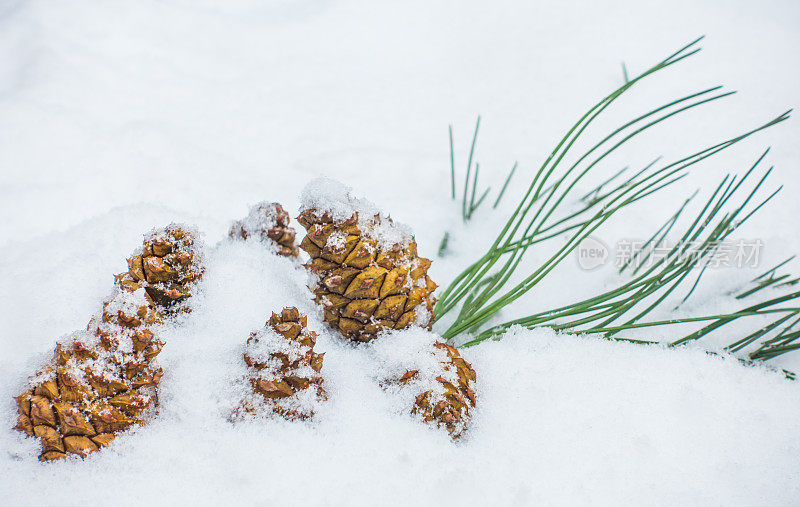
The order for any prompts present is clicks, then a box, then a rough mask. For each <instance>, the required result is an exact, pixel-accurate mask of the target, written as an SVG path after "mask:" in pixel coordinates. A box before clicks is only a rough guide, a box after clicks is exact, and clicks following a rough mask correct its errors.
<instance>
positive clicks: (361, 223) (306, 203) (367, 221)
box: [300, 177, 414, 249]
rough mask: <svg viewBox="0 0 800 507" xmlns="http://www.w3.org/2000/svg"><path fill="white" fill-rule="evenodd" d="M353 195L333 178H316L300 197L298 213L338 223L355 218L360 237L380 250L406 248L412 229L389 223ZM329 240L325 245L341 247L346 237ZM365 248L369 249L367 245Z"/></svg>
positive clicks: (371, 204)
mask: <svg viewBox="0 0 800 507" xmlns="http://www.w3.org/2000/svg"><path fill="white" fill-rule="evenodd" d="M352 191H353V189H352V187H348V186H347V185H344V184H343V183H341V182H340V181H336V180H334V179H332V178H326V177H322V178H315V179H313V180H311V181H310V182H309V183H308V184H307V185H306V186H305V187H304V188H303V191H302V192H301V194H300V208H301V211H302V210H306V209H310V210H314V214H315V215H316V216H318V217H321V216H323V215H327V216H328V217H330V218H332V219H333V220H335V221H341V222H343V221H345V220H347V219H349V218H351V217H352V216H353V215H356V214H357V215H356V216H357V217H358V228H359V230H360V231H361V233H362V235H364V236H366V237H368V238H372V239H374V240H375V241H376V242H377V245H378V247H379V248H384V249H391V248H392V247H393V246H394V245H400V246H401V247H402V248H405V247H406V246H407V245H408V244H409V243H410V242H411V241H413V239H414V234H413V233H412V232H411V227H409V226H408V225H406V224H402V223H399V222H396V221H395V220H392V219H391V218H390V217H389V216H388V215H387V214H386V213H384V212H382V211H381V210H380V209H379V208H378V207H377V206H376V205H375V204H374V203H372V202H370V201H369V200H368V199H365V198H358V197H354V196H353V195H352ZM331 236H332V238H331V237H329V238H328V241H327V242H326V245H329V246H337V245H338V246H340V247H344V243H345V239H346V238H345V236H343V235H334V234H332V235H331ZM365 246H366V247H367V248H371V245H369V244H365Z"/></svg>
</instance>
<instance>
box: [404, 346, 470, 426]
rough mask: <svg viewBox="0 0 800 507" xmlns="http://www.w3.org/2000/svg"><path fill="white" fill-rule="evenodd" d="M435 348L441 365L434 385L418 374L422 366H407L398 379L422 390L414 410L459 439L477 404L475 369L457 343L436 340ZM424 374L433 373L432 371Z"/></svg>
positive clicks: (424, 418) (430, 422)
mask: <svg viewBox="0 0 800 507" xmlns="http://www.w3.org/2000/svg"><path fill="white" fill-rule="evenodd" d="M433 348H434V350H432V351H431V353H432V354H433V355H435V356H436V357H437V359H438V361H439V365H440V371H438V372H436V374H435V375H434V382H433V385H434V387H433V388H430V382H426V381H424V380H423V379H420V378H419V377H420V371H419V370H408V371H406V372H405V373H404V374H403V375H402V376H401V377H400V378H399V379H397V380H396V381H397V383H398V384H400V385H402V386H406V387H407V388H411V389H415V390H417V391H419V392H418V393H417V394H416V395H415V398H414V406H413V408H412V409H411V413H412V414H416V415H418V416H419V417H420V418H421V419H422V420H423V421H424V422H426V423H428V424H431V425H434V426H436V427H438V428H442V429H444V430H446V431H447V432H448V433H449V434H450V436H451V437H452V438H453V439H457V438H459V437H461V436H462V435H463V434H464V432H465V431H466V429H467V427H468V426H469V421H470V417H471V414H470V410H471V409H473V408H475V403H476V397H475V391H474V390H473V388H472V385H473V384H474V382H475V380H476V373H475V370H474V369H473V368H472V365H471V364H469V363H468V362H467V361H466V360H465V359H464V358H463V357H461V354H459V352H458V350H457V349H456V348H455V347H453V346H451V345H448V344H446V343H443V342H438V341H437V342H435V343H434V344H433ZM425 375H429V376H430V375H431V372H426V373H425ZM428 380H430V379H428Z"/></svg>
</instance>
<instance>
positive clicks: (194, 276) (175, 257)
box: [117, 224, 204, 312]
mask: <svg viewBox="0 0 800 507" xmlns="http://www.w3.org/2000/svg"><path fill="white" fill-rule="evenodd" d="M196 242H197V238H196V237H195V234H193V233H191V232H190V231H187V230H186V229H185V228H184V227H182V226H180V225H176V224H170V225H168V226H167V227H165V228H164V229H160V230H154V231H151V232H150V233H149V234H147V235H146V236H145V238H144V242H143V244H142V248H141V249H140V250H139V251H137V252H136V253H135V254H134V255H133V256H132V257H131V258H129V259H128V271H127V272H126V273H122V274H120V275H117V284H118V285H120V286H127V287H128V288H129V289H132V290H135V289H137V288H138V287H144V288H145V290H146V291H147V294H148V295H149V296H150V297H151V298H152V300H153V302H154V303H155V304H156V305H157V306H159V307H161V308H162V309H163V310H164V311H167V312H169V311H171V310H173V309H174V305H175V303H179V302H181V301H183V300H185V299H187V298H188V297H190V296H191V286H192V284H194V282H196V281H197V280H198V279H200V277H201V276H203V271H204V267H203V265H202V259H200V258H199V257H200V251H199V249H198V248H197V246H196V245H195V243H196Z"/></svg>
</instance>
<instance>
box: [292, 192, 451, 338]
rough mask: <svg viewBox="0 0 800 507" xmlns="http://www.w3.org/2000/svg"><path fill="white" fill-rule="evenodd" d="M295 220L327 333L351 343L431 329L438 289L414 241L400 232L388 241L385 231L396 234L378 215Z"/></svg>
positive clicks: (307, 212)
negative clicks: (385, 332)
mask: <svg viewBox="0 0 800 507" xmlns="http://www.w3.org/2000/svg"><path fill="white" fill-rule="evenodd" d="M297 220H298V221H299V222H300V224H301V225H302V226H303V227H304V228H305V229H306V232H307V233H306V236H305V237H304V238H303V240H302V242H301V243H300V248H302V249H303V250H305V251H306V252H307V253H308V254H309V255H310V256H311V260H310V262H309V263H307V264H306V267H307V268H308V269H309V271H311V273H313V274H314V275H316V278H317V286H316V287H313V288H312V290H313V292H314V296H315V298H314V300H315V301H316V302H317V303H318V304H319V305H320V306H322V308H323V311H324V319H325V321H326V322H327V323H328V324H329V325H330V326H331V327H333V328H334V329H336V330H337V331H339V332H340V333H341V334H342V335H344V336H345V337H347V338H349V339H352V340H355V341H370V340H372V339H374V338H375V337H376V335H377V333H378V332H380V331H382V330H386V329H403V328H405V327H408V326H411V325H418V326H420V327H423V328H427V329H430V326H431V322H432V320H433V307H434V304H435V302H436V299H435V298H434V297H433V291H434V290H435V289H436V284H435V283H434V282H433V280H431V278H430V277H429V276H428V268H429V267H430V265H431V261H430V260H428V259H425V258H423V257H419V256H418V255H417V244H416V242H415V241H414V237H413V235H411V234H410V233H407V232H406V231H401V232H405V233H404V234H400V235H399V236H402V238H400V239H399V240H397V241H395V239H397V236H398V234H393V235H392V236H391V237H392V238H393V239H392V240H389V241H387V240H386V238H384V237H383V232H384V230H385V229H386V228H391V229H394V230H393V232H398V231H400V229H399V228H396V227H395V226H394V223H393V222H392V220H391V219H390V218H386V217H382V216H381V215H379V214H376V215H374V216H371V217H368V218H364V217H360V216H359V212H354V213H353V214H352V215H350V216H349V217H348V218H345V219H335V218H332V216H331V215H330V214H329V213H327V212H319V211H318V210H316V209H314V208H309V209H304V210H303V211H302V212H301V213H300V216H298V217H297Z"/></svg>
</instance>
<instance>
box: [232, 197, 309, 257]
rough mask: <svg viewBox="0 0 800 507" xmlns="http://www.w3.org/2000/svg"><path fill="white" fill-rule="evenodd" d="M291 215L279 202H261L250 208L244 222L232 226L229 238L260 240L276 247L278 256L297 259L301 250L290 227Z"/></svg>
mask: <svg viewBox="0 0 800 507" xmlns="http://www.w3.org/2000/svg"><path fill="white" fill-rule="evenodd" d="M289 220H290V217H289V213H287V212H286V210H284V209H283V206H281V205H280V204H278V203H277V202H273V203H268V202H266V201H264V202H260V203H258V204H256V205H255V206H253V207H252V208H250V212H249V213H248V214H247V216H246V217H245V218H243V219H242V220H237V221H235V222H233V224H232V225H231V229H230V231H229V232H228V236H230V237H231V238H240V239H247V238H249V237H256V238H259V239H260V240H261V241H262V242H264V243H266V244H269V245H274V247H275V249H276V252H277V253H278V255H283V256H285V257H297V256H298V254H299V253H300V250H299V249H298V248H297V245H296V244H295V235H296V233H295V230H294V228H292V227H289Z"/></svg>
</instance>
